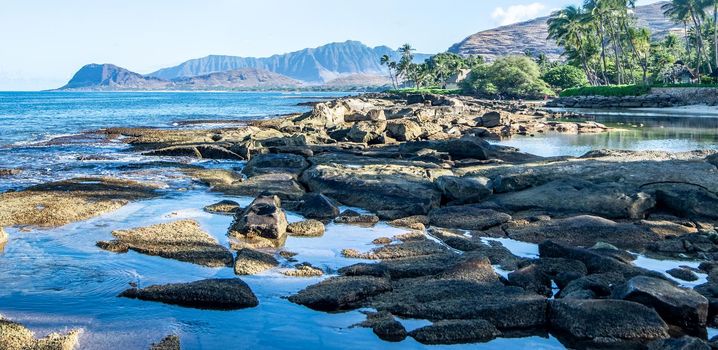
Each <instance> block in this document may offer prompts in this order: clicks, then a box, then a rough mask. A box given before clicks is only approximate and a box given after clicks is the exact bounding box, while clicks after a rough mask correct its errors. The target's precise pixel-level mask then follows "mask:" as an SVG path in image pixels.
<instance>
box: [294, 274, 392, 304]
mask: <svg viewBox="0 0 718 350" xmlns="http://www.w3.org/2000/svg"><path fill="white" fill-rule="evenodd" d="M390 290H391V284H390V283H389V281H388V280H386V279H384V278H379V277H370V276H351V277H349V276H340V277H332V278H329V279H327V280H324V281H322V282H319V283H318V284H315V285H311V286H309V287H307V288H305V289H303V290H301V291H299V293H297V294H295V295H292V296H290V297H289V301H291V302H293V303H295V304H299V305H304V306H307V307H309V308H310V309H313V310H318V311H340V310H348V309H355V308H357V307H359V306H360V303H361V302H363V301H364V300H365V299H366V298H368V297H371V296H374V295H377V294H380V293H384V292H387V291H390Z"/></svg>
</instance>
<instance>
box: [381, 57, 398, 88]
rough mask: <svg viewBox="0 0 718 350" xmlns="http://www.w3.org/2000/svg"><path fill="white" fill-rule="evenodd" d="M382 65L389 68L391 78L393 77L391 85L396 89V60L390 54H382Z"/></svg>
mask: <svg viewBox="0 0 718 350" xmlns="http://www.w3.org/2000/svg"><path fill="white" fill-rule="evenodd" d="M379 62H381V65H382V66H386V67H387V68H388V69H389V78H390V79H391V85H392V86H394V89H396V88H397V84H396V79H394V69H396V62H394V61H393V60H392V59H391V57H389V55H384V56H381V59H380V60H379Z"/></svg>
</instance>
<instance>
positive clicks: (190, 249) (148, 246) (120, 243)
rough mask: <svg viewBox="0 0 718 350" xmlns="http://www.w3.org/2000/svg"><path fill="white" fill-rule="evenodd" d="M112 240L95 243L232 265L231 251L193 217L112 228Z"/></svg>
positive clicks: (211, 263)
mask: <svg viewBox="0 0 718 350" xmlns="http://www.w3.org/2000/svg"><path fill="white" fill-rule="evenodd" d="M112 235H113V236H114V237H115V240H114V241H112V242H100V243H99V244H98V246H99V247H100V248H103V249H107V250H110V251H116V252H123V251H127V249H131V250H134V251H136V252H138V253H141V254H147V255H155V256H161V257H163V258H168V259H175V260H180V261H186V262H191V263H193V264H199V265H205V266H209V267H224V266H230V265H231V264H232V253H230V252H229V249H227V248H226V247H225V246H223V245H221V244H219V242H218V241H217V239H215V238H214V237H212V236H211V235H210V234H209V233H207V232H205V231H204V230H202V228H200V226H199V223H197V222H196V221H194V220H180V221H174V222H168V223H162V224H156V225H151V226H147V227H139V228H133V229H129V230H117V231H113V232H112Z"/></svg>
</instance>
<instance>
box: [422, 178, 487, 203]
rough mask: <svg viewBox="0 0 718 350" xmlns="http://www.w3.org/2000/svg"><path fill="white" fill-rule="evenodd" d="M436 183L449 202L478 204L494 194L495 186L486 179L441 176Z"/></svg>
mask: <svg viewBox="0 0 718 350" xmlns="http://www.w3.org/2000/svg"><path fill="white" fill-rule="evenodd" d="M434 183H435V184H436V186H437V187H438V188H439V190H440V191H441V192H442V194H443V196H444V198H445V199H446V200H447V201H449V202H455V203H466V204H469V203H478V202H480V201H482V200H484V199H486V198H487V197H489V196H490V195H491V194H493V184H492V183H491V180H489V179H488V178H485V177H458V176H439V178H437V179H436V181H435V182H434Z"/></svg>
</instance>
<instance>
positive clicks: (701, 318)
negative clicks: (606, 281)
mask: <svg viewBox="0 0 718 350" xmlns="http://www.w3.org/2000/svg"><path fill="white" fill-rule="evenodd" d="M613 298H615V299H623V300H629V301H634V302H637V303H640V304H643V305H646V306H649V307H651V308H653V309H655V310H656V311H657V312H658V314H659V315H660V316H661V318H663V320H665V321H666V322H668V323H669V324H672V325H676V326H679V327H681V328H683V329H685V330H687V331H689V332H691V331H692V332H693V333H695V332H696V330H699V329H703V328H705V326H706V320H707V318H708V299H706V298H705V297H704V296H702V295H700V294H698V293H697V292H695V291H693V290H691V289H684V288H679V287H676V286H674V285H673V284H671V283H670V282H668V281H665V280H660V279H656V278H650V277H646V276H636V277H634V278H631V279H630V280H628V281H627V282H626V283H625V284H623V285H622V286H620V287H618V288H617V289H616V290H614V292H613Z"/></svg>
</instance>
